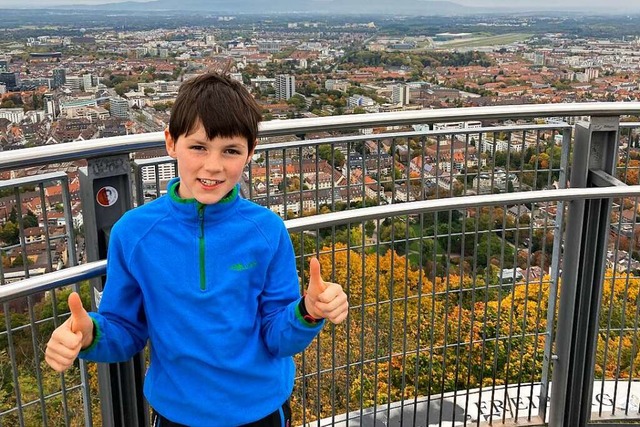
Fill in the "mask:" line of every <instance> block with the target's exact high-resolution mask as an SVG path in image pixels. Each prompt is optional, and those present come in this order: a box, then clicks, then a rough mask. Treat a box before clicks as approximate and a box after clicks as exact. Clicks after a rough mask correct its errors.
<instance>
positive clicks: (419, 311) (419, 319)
mask: <svg viewBox="0 0 640 427" xmlns="http://www.w3.org/2000/svg"><path fill="white" fill-rule="evenodd" d="M418 242H419V244H418V246H419V248H420V250H419V251H418V266H419V267H418V272H419V275H418V301H417V305H418V307H417V319H416V350H415V355H416V356H415V357H416V359H415V360H416V361H415V367H414V369H415V375H414V377H415V380H414V393H413V423H412V427H416V423H417V419H418V396H419V395H420V348H421V345H420V334H421V327H420V326H421V325H422V291H423V289H422V287H423V285H424V282H423V277H424V276H425V274H424V265H423V261H422V254H423V245H424V214H420V239H419V240H418Z"/></svg>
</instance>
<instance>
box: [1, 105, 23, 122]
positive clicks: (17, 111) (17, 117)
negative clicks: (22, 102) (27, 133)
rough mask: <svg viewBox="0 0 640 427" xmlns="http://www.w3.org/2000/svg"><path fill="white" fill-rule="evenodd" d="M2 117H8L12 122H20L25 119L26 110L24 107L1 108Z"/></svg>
mask: <svg viewBox="0 0 640 427" xmlns="http://www.w3.org/2000/svg"><path fill="white" fill-rule="evenodd" d="M0 119H7V120H10V121H11V122H12V123H20V122H21V121H22V119H24V110H23V109H22V107H19V108H0Z"/></svg>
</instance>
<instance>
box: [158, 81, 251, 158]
mask: <svg viewBox="0 0 640 427" xmlns="http://www.w3.org/2000/svg"><path fill="white" fill-rule="evenodd" d="M261 120H262V113H261V108H260V106H259V105H258V103H257V102H256V100H255V99H254V98H253V96H252V95H251V94H250V93H249V91H248V90H247V89H246V88H245V87H244V86H243V85H242V83H240V82H239V81H237V80H234V79H232V78H231V77H229V76H228V75H225V74H223V73H217V72H208V73H206V74H202V75H200V76H197V77H194V78H192V79H189V80H187V81H185V82H184V83H183V84H182V86H180V90H179V91H178V97H177V98H176V102H175V103H174V104H173V107H172V108H171V117H170V119H169V134H170V135H171V137H172V138H173V140H174V141H176V142H177V141H178V138H179V137H180V136H181V135H190V134H191V133H193V132H194V131H195V130H196V126H197V124H198V122H202V125H203V126H204V130H205V132H206V133H207V137H208V138H209V139H213V138H215V137H223V138H233V137H236V136H243V137H245V138H247V142H248V144H249V145H248V146H249V151H251V150H253V148H254V147H255V145H256V139H257V137H258V123H260V121H261Z"/></svg>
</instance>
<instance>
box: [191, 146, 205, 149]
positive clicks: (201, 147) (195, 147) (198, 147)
mask: <svg viewBox="0 0 640 427" xmlns="http://www.w3.org/2000/svg"><path fill="white" fill-rule="evenodd" d="M191 149H192V150H204V147H203V146H202V145H192V146H191Z"/></svg>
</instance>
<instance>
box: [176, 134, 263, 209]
mask: <svg viewBox="0 0 640 427" xmlns="http://www.w3.org/2000/svg"><path fill="white" fill-rule="evenodd" d="M164 138H165V142H166V146H167V152H168V153H169V155H170V156H171V157H173V158H174V159H176V160H177V161H178V171H179V174H180V187H179V189H178V195H179V196H180V197H182V198H184V199H196V200H197V201H198V202H200V203H203V204H207V205H211V204H214V203H217V202H219V201H220V200H221V199H222V198H223V197H224V196H226V195H227V193H229V191H231V190H232V189H233V187H234V186H235V185H236V183H237V182H238V181H239V180H240V177H241V176H242V171H243V170H244V167H245V165H246V164H247V163H249V160H250V159H251V156H252V155H253V151H251V152H249V147H248V145H249V144H248V143H247V139H246V138H245V137H243V136H235V137H233V138H220V137H216V138H213V139H208V138H207V133H206V132H205V130H204V127H203V126H202V124H201V123H199V124H198V126H197V128H196V131H195V132H193V133H192V134H191V135H189V136H185V135H181V136H180V137H179V138H178V141H174V140H173V138H172V137H171V135H170V134H169V130H168V129H166V130H165V131H164Z"/></svg>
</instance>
